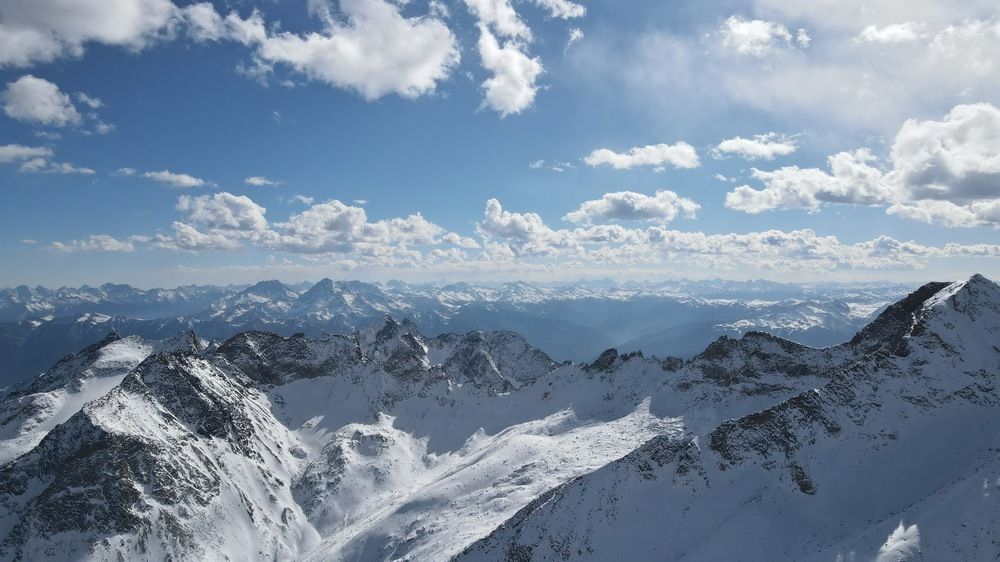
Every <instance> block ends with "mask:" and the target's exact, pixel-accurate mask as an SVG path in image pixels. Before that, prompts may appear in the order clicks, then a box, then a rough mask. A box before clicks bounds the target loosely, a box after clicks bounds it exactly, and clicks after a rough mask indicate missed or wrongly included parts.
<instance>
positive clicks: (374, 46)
mask: <svg viewBox="0 0 1000 562" xmlns="http://www.w3.org/2000/svg"><path fill="white" fill-rule="evenodd" d="M339 6H340V12H341V15H342V16H343V18H342V19H341V18H335V17H334V16H333V15H332V14H331V12H330V8H329V6H328V5H326V4H325V3H319V4H316V5H315V6H313V11H314V13H315V14H316V15H317V16H318V17H319V18H320V20H321V21H322V23H323V28H322V30H321V31H314V32H309V33H304V34H299V33H292V32H269V31H268V30H267V28H266V27H265V23H264V19H263V17H262V16H261V15H260V13H259V12H254V13H253V14H252V15H251V16H250V17H248V18H246V19H243V18H240V17H239V16H238V15H237V14H235V13H230V14H229V15H227V16H226V17H222V16H220V15H219V14H217V13H215V11H214V9H213V8H212V7H211V5H208V4H207V3H202V4H195V5H193V6H188V7H187V8H185V17H186V20H187V21H188V22H189V24H190V27H191V29H192V36H193V37H194V38H195V39H196V40H201V41H217V40H222V39H229V40H235V41H238V42H240V43H243V44H244V45H247V46H249V47H252V48H253V49H254V55H253V57H254V60H253V64H252V65H251V66H249V67H244V72H245V73H248V74H250V75H252V76H255V77H257V78H266V77H267V76H268V75H269V74H270V73H271V72H272V71H273V67H274V66H275V65H284V66H287V67H290V68H292V69H294V70H295V71H297V72H299V73H301V74H303V75H305V76H306V77H308V78H309V79H311V80H316V81H319V82H325V83H327V84H330V85H331V86H335V87H338V88H343V89H346V90H351V91H354V92H356V93H357V94H359V95H360V96H361V97H362V98H364V99H366V100H376V99H379V98H381V97H383V96H385V95H387V94H393V93H395V94H398V95H400V96H403V97H406V98H415V97H418V96H421V95H424V94H428V93H431V92H433V91H434V90H435V88H436V87H437V84H438V83H439V82H441V81H442V80H445V79H446V78H447V77H448V75H449V74H450V72H451V70H452V68H454V67H455V66H456V65H457V64H458V62H459V60H460V55H459V50H458V45H457V41H456V39H455V36H454V34H453V33H452V32H451V30H449V29H448V27H447V25H445V23H444V22H443V21H442V20H441V19H439V18H437V17H433V16H429V15H428V16H417V17H404V16H403V15H402V14H400V12H399V6H397V5H396V4H393V3H389V2H386V1H385V0H341V1H340V3H339Z"/></svg>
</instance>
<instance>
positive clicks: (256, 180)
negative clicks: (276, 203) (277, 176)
mask: <svg viewBox="0 0 1000 562" xmlns="http://www.w3.org/2000/svg"><path fill="white" fill-rule="evenodd" d="M243 181H244V183H246V184H247V185H252V186H254V187H265V186H267V187H276V186H279V185H281V184H283V183H284V182H282V181H276V180H271V179H267V178H265V177H264V176H250V177H249V178H247V179H245V180H243Z"/></svg>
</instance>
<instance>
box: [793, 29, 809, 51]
mask: <svg viewBox="0 0 1000 562" xmlns="http://www.w3.org/2000/svg"><path fill="white" fill-rule="evenodd" d="M795 42H796V43H798V44H799V47H802V48H803V49H808V48H809V45H811V44H812V37H811V36H810V35H809V32H808V31H807V30H805V29H802V28H799V30H798V31H796V32H795Z"/></svg>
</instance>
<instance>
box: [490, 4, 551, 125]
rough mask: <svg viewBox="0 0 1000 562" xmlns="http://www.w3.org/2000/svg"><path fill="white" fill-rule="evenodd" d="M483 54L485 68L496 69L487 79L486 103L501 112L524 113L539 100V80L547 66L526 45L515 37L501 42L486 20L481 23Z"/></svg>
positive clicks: (510, 113)
mask: <svg viewBox="0 0 1000 562" xmlns="http://www.w3.org/2000/svg"><path fill="white" fill-rule="evenodd" d="M478 46H479V56H480V58H481V59H482V63H483V68H485V69H486V70H488V71H489V72H490V73H492V76H491V77H490V78H487V79H486V81H484V82H483V84H482V88H483V90H484V91H485V97H484V100H483V105H484V106H486V107H489V108H490V109H492V110H494V111H496V112H498V113H499V114H500V115H501V116H504V117H506V116H507V115H512V114H517V113H521V112H522V111H524V110H525V109H527V108H529V107H531V105H532V104H533V103H534V102H535V94H536V93H537V91H538V87H537V85H536V84H535V82H536V81H537V80H538V77H539V76H541V74H542V72H543V71H544V68H543V67H542V62H541V60H539V59H538V58H537V57H534V58H532V57H530V56H528V55H527V54H526V53H525V51H524V45H523V44H522V43H520V42H518V41H515V40H509V41H505V42H504V44H503V45H502V46H501V45H500V44H499V43H498V42H497V39H496V37H494V36H493V34H492V33H490V30H489V29H487V27H486V26H485V25H483V24H480V25H479V45H478Z"/></svg>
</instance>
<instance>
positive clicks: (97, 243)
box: [52, 234, 135, 253]
mask: <svg viewBox="0 0 1000 562" xmlns="http://www.w3.org/2000/svg"><path fill="white" fill-rule="evenodd" d="M52 249H54V250H58V251H60V252H66V253H70V252H132V251H135V244H134V243H133V242H132V241H131V240H119V239H117V238H114V237H112V236H108V235H106V234H95V235H92V236H89V237H87V238H84V239H82V240H72V241H70V242H67V243H62V242H53V243H52Z"/></svg>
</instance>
